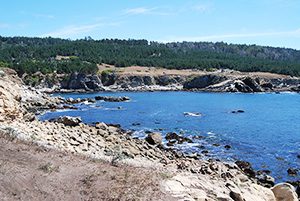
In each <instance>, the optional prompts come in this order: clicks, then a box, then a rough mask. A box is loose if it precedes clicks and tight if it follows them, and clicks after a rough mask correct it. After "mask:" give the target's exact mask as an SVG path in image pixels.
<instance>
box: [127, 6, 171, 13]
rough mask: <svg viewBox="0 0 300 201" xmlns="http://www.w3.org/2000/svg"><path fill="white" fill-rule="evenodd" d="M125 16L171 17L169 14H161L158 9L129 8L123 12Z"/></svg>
mask: <svg viewBox="0 0 300 201" xmlns="http://www.w3.org/2000/svg"><path fill="white" fill-rule="evenodd" d="M123 13H124V14H125V15H171V13H169V12H161V11H160V9H159V8H146V7H138V8H129V9H126V10H124V12H123Z"/></svg>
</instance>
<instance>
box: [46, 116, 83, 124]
mask: <svg viewBox="0 0 300 201" xmlns="http://www.w3.org/2000/svg"><path fill="white" fill-rule="evenodd" d="M50 121H51V122H57V123H62V124H64V125H66V126H78V125H79V124H80V123H81V122H82V120H81V118H80V117H70V116H64V117H58V118H56V119H51V120H50Z"/></svg>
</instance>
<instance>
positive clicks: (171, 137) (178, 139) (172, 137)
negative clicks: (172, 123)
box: [165, 132, 193, 144]
mask: <svg viewBox="0 0 300 201" xmlns="http://www.w3.org/2000/svg"><path fill="white" fill-rule="evenodd" d="M165 138H166V140H168V141H169V142H174V143H178V144H182V143H184V142H187V143H193V141H192V140H191V139H190V138H188V137H184V136H180V135H178V134H177V133H174V132H171V133H167V134H166V137H165Z"/></svg>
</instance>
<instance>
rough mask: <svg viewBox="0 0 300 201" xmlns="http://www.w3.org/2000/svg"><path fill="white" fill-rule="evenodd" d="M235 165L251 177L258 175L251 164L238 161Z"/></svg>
mask: <svg viewBox="0 0 300 201" xmlns="http://www.w3.org/2000/svg"><path fill="white" fill-rule="evenodd" d="M235 164H236V165H237V166H238V167H239V168H240V169H241V170H242V171H243V172H244V173H245V174H246V175H248V176H249V177H253V178H254V177H255V175H256V173H255V171H254V170H253V168H252V165H251V163H249V162H247V161H236V162H235Z"/></svg>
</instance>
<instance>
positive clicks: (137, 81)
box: [23, 67, 300, 93]
mask: <svg viewBox="0 0 300 201" xmlns="http://www.w3.org/2000/svg"><path fill="white" fill-rule="evenodd" d="M108 70H109V71H107V69H106V68H105V69H104V70H103V69H102V73H100V74H92V75H91V74H83V73H73V74H71V75H56V74H51V75H43V74H41V73H35V74H34V75H32V76H31V77H29V76H28V75H26V76H23V80H25V83H26V84H31V85H33V84H32V83H34V86H35V87H37V88H43V89H51V90H50V92H53V91H54V92H60V91H83V92H84V91H106V90H108V91H110V90H120V91H123V90H126V91H152V90H154V91H156V90H199V91H211V92H242V93H252V92H272V91H275V92H277V91H296V92H299V91H300V79H299V78H297V77H291V76H287V75H278V74H271V73H262V72H254V73H247V72H239V71H233V70H216V71H213V72H206V71H195V70H168V69H163V68H159V69H158V68H146V67H126V68H115V67H110V68H109V69H108ZM106 71H107V72H106ZM104 72H105V73H104ZM28 77H29V78H28Z"/></svg>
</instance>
